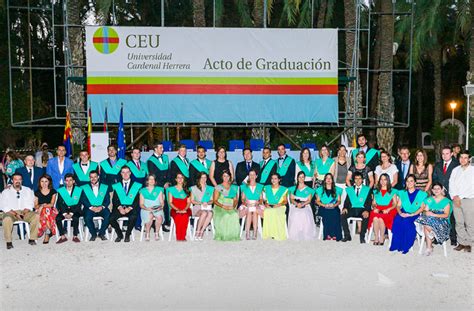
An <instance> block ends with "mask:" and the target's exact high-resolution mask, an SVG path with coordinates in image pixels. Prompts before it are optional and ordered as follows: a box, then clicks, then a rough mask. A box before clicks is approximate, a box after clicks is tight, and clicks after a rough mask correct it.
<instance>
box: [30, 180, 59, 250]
mask: <svg viewBox="0 0 474 311" xmlns="http://www.w3.org/2000/svg"><path fill="white" fill-rule="evenodd" d="M56 196H57V194H56V190H54V189H53V180H52V179H51V176H49V175H47V174H44V175H42V176H41V177H40V179H39V187H38V190H36V191H35V211H36V212H37V213H38V214H39V215H40V218H39V224H40V227H39V229H38V237H42V236H43V234H44V240H43V244H48V243H49V239H50V238H51V237H52V236H53V235H55V234H56V216H57V215H58V210H57V209H56V207H54V204H55V203H56Z"/></svg>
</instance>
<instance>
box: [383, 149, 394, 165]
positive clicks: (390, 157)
mask: <svg viewBox="0 0 474 311" xmlns="http://www.w3.org/2000/svg"><path fill="white" fill-rule="evenodd" d="M382 154H385V155H386V156H387V157H388V163H390V164H392V163H393V161H392V156H391V155H390V153H389V152H388V151H385V150H384V151H381V152H380V165H382V163H383V162H382Z"/></svg>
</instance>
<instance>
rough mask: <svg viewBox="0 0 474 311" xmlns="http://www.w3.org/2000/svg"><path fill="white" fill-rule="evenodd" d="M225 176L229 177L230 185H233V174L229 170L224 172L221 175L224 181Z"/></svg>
mask: <svg viewBox="0 0 474 311" xmlns="http://www.w3.org/2000/svg"><path fill="white" fill-rule="evenodd" d="M224 174H227V175H229V183H232V181H233V180H232V174H231V173H230V172H229V171H228V170H223V171H222V173H221V177H222V181H224Z"/></svg>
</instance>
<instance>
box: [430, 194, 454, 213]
mask: <svg viewBox="0 0 474 311" xmlns="http://www.w3.org/2000/svg"><path fill="white" fill-rule="evenodd" d="M424 203H425V204H426V205H428V208H429V209H430V211H442V210H444V208H445V207H446V205H448V204H449V205H450V210H451V211H452V209H453V202H451V200H450V199H448V198H443V199H442V200H441V201H439V202H438V203H436V200H435V199H434V198H433V197H429V198H427V199H425V202H424Z"/></svg>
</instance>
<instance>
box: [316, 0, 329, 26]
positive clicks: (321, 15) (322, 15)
mask: <svg viewBox="0 0 474 311" xmlns="http://www.w3.org/2000/svg"><path fill="white" fill-rule="evenodd" d="M327 9H328V1H327V0H321V4H320V6H319V12H318V24H317V28H324V25H325V20H326V11H327Z"/></svg>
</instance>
